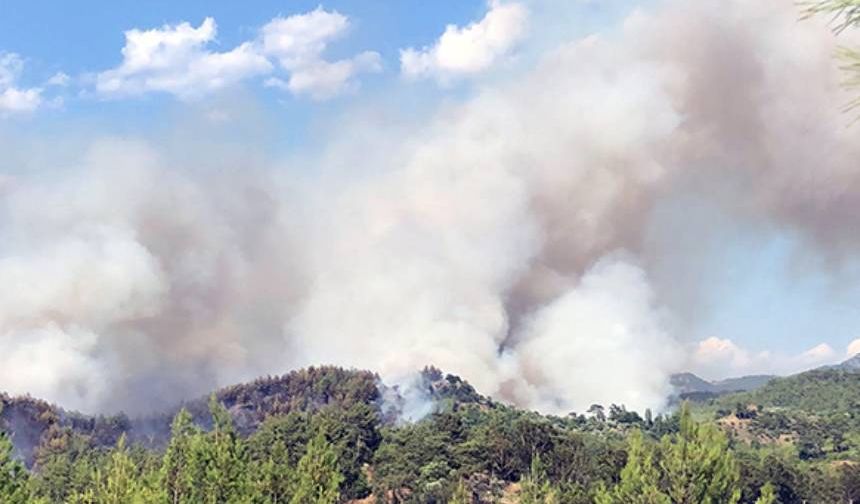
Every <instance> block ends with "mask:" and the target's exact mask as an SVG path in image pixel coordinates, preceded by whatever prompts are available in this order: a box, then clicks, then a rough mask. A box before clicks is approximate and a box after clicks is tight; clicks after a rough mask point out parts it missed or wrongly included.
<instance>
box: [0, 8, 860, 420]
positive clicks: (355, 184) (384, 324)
mask: <svg viewBox="0 0 860 504" xmlns="http://www.w3.org/2000/svg"><path fill="white" fill-rule="evenodd" d="M797 19H798V13H797V11H796V8H795V6H794V5H793V3H792V2H790V1H779V2H767V3H765V2H753V1H743V0H730V1H727V2H721V3H719V4H716V3H710V2H681V1H670V2H666V3H665V4H661V6H659V7H655V8H654V9H652V10H650V11H647V12H646V11H641V12H635V13H633V14H631V15H630V16H629V18H628V19H627V20H626V21H625V23H624V25H623V26H622V27H621V28H619V30H618V31H617V33H616V32H613V33H611V34H608V35H605V36H592V37H588V38H585V39H580V40H573V41H567V42H564V43H561V44H555V45H554V47H553V48H552V49H551V50H549V51H547V52H546V53H545V54H543V55H542V56H541V57H540V59H539V61H538V62H536V63H535V64H534V65H531V66H529V67H528V68H526V69H525V70H523V71H521V72H511V74H510V75H505V76H504V77H500V78H499V79H497V80H494V81H493V82H492V83H488V84H486V85H484V86H482V87H481V88H480V90H478V91H477V92H475V93H474V95H473V96H471V97H470V98H468V99H465V100H464V101H463V102H462V103H459V104H446V105H444V106H442V107H440V109H439V110H437V111H434V112H432V113H431V114H429V117H422V118H421V120H418V121H404V120H402V119H391V117H390V116H389V115H386V114H385V113H382V112H380V110H384V108H385V107H384V106H380V107H379V109H376V110H372V111H371V110H364V109H362V110H357V111H352V112H353V113H352V116H351V118H350V119H349V120H348V121H345V123H344V124H342V125H341V126H339V127H337V128H333V129H332V130H330V131H328V132H326V133H327V135H328V138H330V139H331V141H330V142H329V144H328V147H325V148H323V149H322V152H320V153H303V154H302V155H301V156H297V157H296V158H295V159H291V160H289V161H284V162H273V161H271V160H267V159H265V158H263V157H262V156H259V155H254V154H252V152H253V142H250V143H249V145H244V146H243V145H239V146H235V145H233V146H227V147H224V152H226V153H227V154H226V155H222V154H224V152H222V151H220V150H218V152H217V153H214V154H213V153H212V152H208V150H209V148H210V146H208V145H206V144H205V142H201V141H198V142H190V144H189V145H185V146H184V147H183V148H181V149H172V148H168V147H165V146H164V145H162V144H161V143H159V142H156V141H152V140H144V139H117V138H99V139H96V140H90V141H87V147H86V148H85V149H83V150H84V154H81V155H79V156H77V155H76V156H72V157H70V158H69V159H66V160H63V161H62V167H63V168H62V169H59V168H56V167H51V166H45V167H44V168H45V169H43V170H32V169H31V170H15V171H10V174H9V175H7V176H4V177H3V178H2V179H0V198H2V200H0V201H2V206H0V285H2V286H3V287H2V289H0V389H5V390H8V391H10V392H13V393H23V392H29V393H32V394H34V395H37V396H42V397H45V398H47V399H50V400H55V401H57V402H59V403H61V404H63V405H65V406H68V407H73V408H80V409H83V410H86V411H104V410H111V409H117V408H124V409H126V410H131V411H135V410H141V409H149V408H152V407H158V406H160V405H164V404H167V403H171V402H173V401H175V400H178V399H181V398H184V397H188V396H193V395H196V394H200V393H203V392H205V391H206V390H209V389H210V388H211V387H212V386H213V385H216V384H226V383H230V382H233V381H237V380H242V379H247V378H251V377H254V376H257V375H260V374H265V373H270V372H283V371H286V370H287V369H290V368H295V367H299V366H304V365H311V364H323V363H332V364H340V365H345V366H355V367H360V368H369V369H372V370H376V371H379V372H380V373H381V374H382V376H383V377H384V378H385V379H386V380H390V381H394V382H403V383H408V381H409V379H410V378H409V377H410V376H411V374H412V373H414V372H415V371H416V370H418V369H421V368H422V367H423V366H424V365H426V364H434V365H436V366H439V367H440V368H442V369H444V370H445V371H447V372H451V373H455V374H459V375H461V376H463V377H464V378H465V379H467V380H469V381H470V382H472V383H473V384H474V385H475V386H476V388H477V389H478V390H479V391H481V392H482V393H485V394H490V395H494V396H496V397H499V398H501V399H503V400H507V401H510V402H513V403H516V404H519V405H522V406H526V407H531V408H535V409H540V410H542V411H545V412H552V413H565V412H568V411H571V410H577V411H583V410H584V409H585V408H587V407H588V406H589V405H590V404H591V403H594V402H600V403H609V402H617V403H625V404H626V405H627V406H628V407H631V408H634V409H643V408H645V407H656V408H659V407H660V406H661V404H662V403H663V401H664V399H665V397H666V395H667V393H668V392H669V384H668V375H669V374H670V373H671V372H673V371H677V370H679V369H681V368H683V367H684V365H685V364H686V362H687V359H688V355H687V352H686V350H685V349H684V345H683V343H684V340H683V330H682V329H683V328H685V327H687V326H688V325H689V324H694V323H695V317H696V315H697V313H698V311H697V310H698V309H700V308H701V307H702V306H706V305H707V300H706V299H705V298H706V293H705V294H703V293H702V292H701V291H705V290H706V288H703V286H701V285H698V284H697V282H695V281H694V280H690V279H691V278H692V279H695V278H697V275H698V274H703V273H702V272H703V271H704V270H705V269H706V268H707V267H708V264H707V260H706V258H705V257H706V256H707V254H706V253H704V252H706V250H705V249H706V248H707V247H706V245H707V244H711V243H713V244H714V245H715V246H719V236H720V235H719V229H720V226H729V227H731V226H750V227H753V228H754V227H756V226H772V227H779V228H785V229H790V230H792V231H796V232H798V233H799V234H801V235H802V236H804V237H806V238H807V239H808V241H809V243H810V244H814V246H815V247H817V250H823V251H825V252H826V255H827V256H828V257H831V258H833V259H834V260H840V259H844V258H845V257H849V258H850V257H851V256H852V254H854V253H855V251H856V246H857V239H858V236H860V234H858V233H857V232H856V231H857V219H856V216H857V215H858V214H860V213H858V212H860V196H858V195H860V190H858V189H860V187H858V184H860V169H858V167H857V163H856V159H857V154H858V149H860V146H858V143H857V142H856V141H855V138H856V129H850V128H848V127H847V124H848V122H849V120H850V118H847V117H846V116H845V115H842V114H840V112H839V111H840V108H841V106H842V105H843V104H844V103H846V102H847V100H848V96H847V95H846V94H845V93H844V91H842V90H841V89H840V87H839V82H840V79H841V77H840V74H839V70H838V68H837V66H838V65H837V64H836V62H835V61H834V60H833V52H834V50H835V48H836V45H837V40H836V39H835V38H834V37H833V36H832V34H831V33H830V32H829V30H828V28H827V27H826V26H825V25H823V24H821V23H820V22H817V21H808V22H803V23H798V21H797ZM539 21H540V19H536V20H535V22H539ZM372 108H373V107H371V109H372ZM252 120H253V117H252ZM189 131H197V130H196V129H194V128H191V129H190V130H189ZM187 135H188V133H186V136H187ZM186 136H182V135H180V137H181V138H185V137H186ZM12 149H13V150H14V148H12ZM216 150H217V149H216ZM249 153H251V154H249ZM20 159H21V157H20V156H15V155H10V157H9V158H8V159H6V162H7V163H9V162H16V161H18V160H20ZM39 174H40V175H39ZM690 202H694V203H695V204H698V202H705V203H702V206H707V207H708V208H712V209H714V210H713V211H712V212H697V211H689V212H687V211H686V210H685V209H686V206H685V205H689V204H690ZM667 205H669V206H671V205H675V206H674V208H679V209H681V210H680V211H681V213H682V214H683V215H685V216H688V217H689V219H690V222H691V223H690V222H687V223H685V225H684V226H678V227H676V225H677V224H678V223H677V222H676V220H677V218H678V217H677V215H678V212H677V211H676V212H669V213H667V212H665V211H664V210H665V208H666V206H667ZM714 214H717V215H720V216H721V217H720V222H716V221H715V220H714V219H713V215H714ZM715 224H719V225H715ZM676 229H680V230H684V229H686V233H681V234H680V235H679V234H676V233H675V232H674V231H675V230H676ZM691 237H692V238H693V241H695V243H685V241H684V240H685V239H690V238H691Z"/></svg>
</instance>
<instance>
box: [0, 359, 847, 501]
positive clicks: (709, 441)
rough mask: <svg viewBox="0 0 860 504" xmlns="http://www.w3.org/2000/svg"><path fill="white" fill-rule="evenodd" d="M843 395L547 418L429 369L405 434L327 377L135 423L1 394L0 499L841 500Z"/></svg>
mask: <svg viewBox="0 0 860 504" xmlns="http://www.w3.org/2000/svg"><path fill="white" fill-rule="evenodd" d="M858 379H860V374H851V373H849V372H846V371H843V370H840V369H831V370H818V371H812V372H809V373H804V374H801V375H797V376H794V377H790V378H785V379H778V380H774V381H773V382H771V383H769V384H768V385H766V386H764V387H763V388H761V389H758V390H756V391H754V392H746V393H739V394H728V395H723V396H720V397H718V398H716V399H711V400H709V401H706V402H701V403H695V404H693V405H692V407H690V406H688V405H687V403H685V404H684V405H683V406H681V407H680V408H679V409H677V410H676V411H675V412H674V413H672V414H664V415H653V414H652V413H651V412H650V411H645V412H642V413H641V414H640V413H637V412H633V411H629V410H627V409H626V408H624V407H623V406H621V405H605V407H604V406H602V405H593V406H592V407H591V408H590V409H589V411H588V412H587V413H585V414H577V413H571V414H569V415H567V416H564V417H556V416H544V415H540V414H537V413H534V412H529V411H523V410H519V409H516V408H513V407H510V406H506V405H503V404H500V403H497V402H495V401H493V400H491V399H489V398H486V397H483V396H481V395H480V394H478V393H477V392H476V391H475V390H474V389H473V388H472V387H471V386H470V385H469V384H468V383H466V382H464V381H463V380H461V379H460V378H458V377H456V376H452V375H445V374H443V373H442V372H441V371H439V370H437V369H434V368H428V369H425V371H424V372H423V373H422V374H421V380H420V382H419V383H418V384H417V385H416V386H417V387H418V388H419V389H420V391H421V397H422V398H423V399H424V400H426V401H428V404H430V405H431V409H430V412H429V413H428V414H427V415H426V416H424V417H423V418H421V419H419V420H417V421H405V420H403V415H402V413H403V408H404V407H406V404H405V401H406V400H407V399H406V397H405V395H404V394H402V393H401V391H399V390H397V389H391V388H388V387H385V386H384V385H382V384H381V382H380V381H379V379H378V377H377V376H376V375H374V374H373V373H369V372H365V371H353V370H344V369H340V368H334V367H322V368H309V369H306V370H301V371H295V372H292V373H289V374H287V375H284V376H281V377H270V378H265V379H260V380H257V381H254V382H251V383H247V384H242V385H237V386H233V387H228V388H225V389H221V390H219V391H217V392H215V393H213V394H212V395H211V396H210V397H209V398H208V399H200V400H196V401H190V402H188V403H186V404H184V405H182V406H180V407H178V408H176V409H175V410H172V411H169V412H166V413H165V414H163V415H156V416H152V417H149V418H140V419H131V418H128V417H126V416H123V415H119V416H114V417H95V418H93V417H87V416H85V415H81V414H77V413H69V412H65V411H62V410H61V409H59V408H56V407H54V406H52V405H49V404H47V403H44V402H41V401H38V400H35V399H32V398H12V397H7V396H3V398H2V404H3V410H2V412H0V421H1V422H2V423H0V426H2V428H3V431H4V432H5V433H4V434H3V436H2V437H0V501H2V502H4V503H6V502H10V503H18V502H20V503H25V502H39V503H65V502H71V503H122V502H133V503H162V502H169V503H198V502H212V503H221V502H224V503H280V502H294V503H305V502H320V503H322V502H348V501H362V502H364V501H365V500H367V499H370V500H369V501H367V502H372V501H375V502H392V503H400V502H415V503H418V502H427V503H437V502H522V503H533V502H559V503H568V502H569V503H589V502H600V503H637V502H641V503H661V502H666V503H670V502H690V503H693V502H695V503H699V502H713V503H722V502H744V503H769V502H785V503H789V502H798V503H800V502H833V503H838V502H851V501H852V499H856V498H857V497H858V495H860V466H858V465H857V464H856V462H855V461H857V460H860V458H858V453H860V451H858V450H857V448H858V446H860V445H857V444H856V441H857V440H858V439H860V436H858V434H860V429H858V428H857V424H855V423H854V415H855V414H856V408H854V407H853V406H854V405H856V404H857V403H856V402H853V401H854V399H852V397H853V396H854V395H856V390H858V387H857V386H856V380H858ZM852 384H853V385H852ZM813 392H814V394H813ZM812 396H815V397H816V398H817V399H815V400H812V399H807V398H809V397H812ZM837 396H838V399H837ZM827 398H830V399H827ZM810 401H813V402H810ZM739 405H740V406H739ZM780 422H785V423H784V424H782V423H780ZM840 422H841V423H840Z"/></svg>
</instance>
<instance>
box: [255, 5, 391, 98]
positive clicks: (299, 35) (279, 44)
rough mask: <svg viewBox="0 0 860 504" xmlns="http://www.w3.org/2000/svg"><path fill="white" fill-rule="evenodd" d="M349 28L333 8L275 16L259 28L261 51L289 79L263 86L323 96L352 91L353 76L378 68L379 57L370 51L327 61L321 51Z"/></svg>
mask: <svg viewBox="0 0 860 504" xmlns="http://www.w3.org/2000/svg"><path fill="white" fill-rule="evenodd" d="M348 29H349V19H348V18H347V17H346V16H344V15H342V14H340V13H339V12H337V11H331V12H329V11H326V10H323V9H322V8H321V7H318V8H317V9H316V10H314V11H311V12H308V13H305V14H297V15H294V16H289V17H285V18H284V17H281V18H275V19H273V20H272V21H270V22H269V23H268V24H266V25H265V26H264V27H263V29H262V30H261V36H260V40H261V45H262V49H263V52H264V53H265V54H266V55H267V56H271V57H273V58H275V59H277V60H278V63H280V66H281V68H282V69H284V70H286V71H287V72H289V74H290V75H289V78H288V79H287V80H283V79H280V78H276V77H273V78H270V79H267V80H266V85H267V86H269V87H276V88H280V89H283V90H286V91H289V92H291V93H293V94H296V95H301V94H305V95H308V96H310V97H311V98H313V99H326V98H331V97H333V96H336V95H338V94H341V93H343V92H346V91H350V90H354V89H355V88H356V87H357V85H358V84H357V82H356V81H355V79H354V78H355V76H356V75H358V74H359V73H365V72H379V71H381V70H382V63H381V57H380V56H379V54H378V53H376V52H372V51H366V52H362V53H360V54H358V55H356V56H353V57H351V58H346V59H341V60H337V61H327V60H325V59H324V58H323V56H322V53H323V52H324V51H325V49H326V47H327V46H328V44H329V43H330V42H332V41H333V40H336V39H337V38H339V37H341V36H343V35H344V34H345V33H346V31H347V30H348Z"/></svg>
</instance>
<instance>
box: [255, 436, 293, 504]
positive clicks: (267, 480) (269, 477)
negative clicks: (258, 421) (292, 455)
mask: <svg viewBox="0 0 860 504" xmlns="http://www.w3.org/2000/svg"><path fill="white" fill-rule="evenodd" d="M252 467H253V474H255V475H256V485H255V487H256V493H257V496H258V500H259V501H260V502H263V503H265V504H283V503H286V502H289V501H290V494H291V493H292V482H293V470H292V467H291V466H290V464H289V453H288V452H287V446H286V444H285V443H284V441H283V440H281V439H276V440H275V441H274V443H273V444H272V446H271V447H270V451H269V453H268V456H267V457H266V459H265V460H262V461H260V462H257V463H255V464H254V465H253V466H252Z"/></svg>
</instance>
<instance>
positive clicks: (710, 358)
mask: <svg viewBox="0 0 860 504" xmlns="http://www.w3.org/2000/svg"><path fill="white" fill-rule="evenodd" d="M835 360H837V353H836V351H834V350H833V348H832V347H831V346H830V345H828V344H827V343H821V344H819V345H816V346H814V347H812V348H810V349H809V350H806V351H804V352H802V353H800V354H795V355H791V354H782V353H774V352H769V351H763V352H758V353H756V352H751V351H750V350H748V349H746V348H743V347H741V346H739V345H738V344H737V343H735V342H734V341H732V340H730V339H723V338H717V337H710V338H707V339H704V340H702V341H700V342H699V343H698V344H697V345H696V346H695V348H694V350H693V355H692V366H693V371H694V372H696V373H701V374H703V375H704V376H705V377H707V378H725V377H728V376H737V375H744V374H762V373H767V374H791V373H796V372H800V371H805V370H807V369H810V368H814V367H818V366H821V365H825V364H831V363H833V362H834V361H835Z"/></svg>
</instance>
